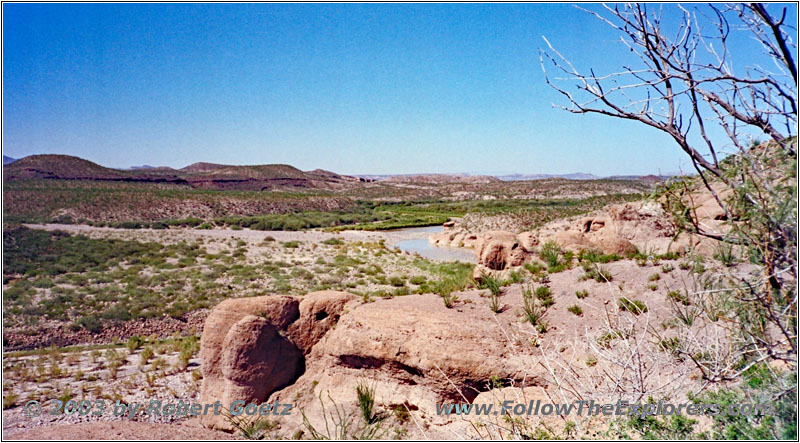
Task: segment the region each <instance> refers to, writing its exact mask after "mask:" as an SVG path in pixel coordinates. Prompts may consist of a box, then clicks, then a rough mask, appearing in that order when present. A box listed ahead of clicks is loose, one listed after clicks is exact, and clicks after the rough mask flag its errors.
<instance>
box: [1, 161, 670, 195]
mask: <svg viewBox="0 0 800 443" xmlns="http://www.w3.org/2000/svg"><path fill="white" fill-rule="evenodd" d="M3 165H4V168H3V176H4V178H5V179H6V180H26V179H60V180H103V181H126V182H154V183H174V184H182V185H188V186H191V187H193V188H207V189H240V190H270V189H287V188H289V189H291V188H310V189H341V188H343V187H347V186H349V185H351V184H353V183H359V182H372V181H385V182H389V183H418V184H439V183H464V184H488V183H497V182H500V181H524V180H543V179H556V178H560V179H568V180H597V179H601V178H603V179H612V180H643V181H648V182H655V181H661V180H664V179H665V178H668V177H669V176H663V175H662V176H654V175H647V176H639V175H624V176H623V175H618V176H611V177H598V176H596V175H594V174H587V173H582V172H577V173H572V174H506V175H495V176H492V175H473V174H393V175H358V176H349V175H342V174H337V173H335V172H331V171H326V170H323V169H315V170H313V171H301V170H299V169H297V168H295V167H294V166H290V165H281V164H269V165H243V166H233V165H223V164H217V163H204V162H199V163H193V164H191V165H189V166H186V167H184V168H181V169H173V168H170V167H166V166H159V167H155V166H150V165H141V166H132V167H130V168H128V169H113V168H107V167H104V166H101V165H98V164H96V163H93V162H91V161H88V160H84V159H81V158H78V157H73V156H69V155H56V154H46V155H31V156H28V157H24V158H22V159H14V158H11V157H8V156H3Z"/></svg>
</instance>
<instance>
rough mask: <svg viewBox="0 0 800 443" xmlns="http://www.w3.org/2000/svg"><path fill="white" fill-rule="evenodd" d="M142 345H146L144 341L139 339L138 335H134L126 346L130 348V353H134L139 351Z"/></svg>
mask: <svg viewBox="0 0 800 443" xmlns="http://www.w3.org/2000/svg"><path fill="white" fill-rule="evenodd" d="M142 344H144V339H143V338H142V337H139V336H138V335H132V336H131V338H129V339H128V342H127V343H126V344H125V347H127V348H128V352H131V353H133V352H134V351H136V350H137V349H139V348H140V347H141V346H142Z"/></svg>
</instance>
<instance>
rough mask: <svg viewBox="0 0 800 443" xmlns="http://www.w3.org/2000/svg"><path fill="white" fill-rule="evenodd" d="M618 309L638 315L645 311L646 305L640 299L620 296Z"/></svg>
mask: <svg viewBox="0 0 800 443" xmlns="http://www.w3.org/2000/svg"><path fill="white" fill-rule="evenodd" d="M619 310H620V311H628V312H630V313H631V314H635V315H639V314H642V313H645V312H647V305H646V304H644V302H642V301H640V300H635V299H630V298H627V297H621V298H620V299H619Z"/></svg>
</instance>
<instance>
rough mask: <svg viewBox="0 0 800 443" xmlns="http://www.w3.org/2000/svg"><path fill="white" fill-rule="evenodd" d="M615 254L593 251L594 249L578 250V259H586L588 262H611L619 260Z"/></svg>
mask: <svg viewBox="0 0 800 443" xmlns="http://www.w3.org/2000/svg"><path fill="white" fill-rule="evenodd" d="M621 259H622V257H620V256H619V255H617V254H603V253H602V252H598V251H594V250H589V251H586V250H581V251H580V252H578V261H581V262H583V261H586V262H589V263H611V262H614V261H617V260H621Z"/></svg>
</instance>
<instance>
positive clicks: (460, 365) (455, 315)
mask: <svg viewBox="0 0 800 443" xmlns="http://www.w3.org/2000/svg"><path fill="white" fill-rule="evenodd" d="M460 296H462V297H464V298H465V299H467V298H471V299H472V302H470V303H459V304H457V306H456V307H455V308H453V309H448V308H446V307H445V306H444V304H443V303H442V300H441V298H440V297H439V296H437V295H435V294H421V295H415V296H408V297H395V298H392V299H379V300H376V301H374V302H371V303H365V304H362V305H359V306H358V307H357V308H355V309H353V310H351V311H350V312H348V313H346V314H344V315H342V317H341V319H340V320H339V323H338V324H337V326H336V328H335V329H333V330H331V331H330V332H329V333H328V334H326V335H325V337H324V338H323V339H322V340H321V341H320V342H319V343H318V344H317V345H316V346H314V349H313V350H312V352H311V354H310V355H308V356H307V357H306V362H307V369H306V372H305V373H304V374H303V375H302V376H301V377H300V378H299V379H298V380H297V382H295V383H294V384H293V385H291V386H289V387H287V388H286V389H283V390H281V391H277V392H275V393H274V394H273V395H272V396H270V398H269V399H268V402H270V403H272V402H275V401H279V402H281V403H286V402H292V403H294V404H295V405H296V408H302V409H303V410H304V412H305V414H306V416H307V417H308V420H309V421H310V422H311V423H312V424H313V425H314V426H315V427H317V429H320V428H321V429H325V428H324V426H325V424H324V420H325V418H324V417H327V415H326V414H328V413H329V412H326V411H330V410H331V409H330V408H333V407H334V405H335V404H336V405H339V406H340V407H342V406H343V405H344V406H346V407H351V405H357V402H356V398H355V391H356V389H355V388H356V386H357V384H359V383H365V382H366V383H368V385H369V386H371V387H374V388H375V393H376V396H375V404H376V405H381V406H380V408H381V409H388V408H392V407H393V406H392V405H407V407H408V408H410V409H411V410H412V411H416V412H415V414H416V415H417V416H418V417H419V418H420V419H422V420H426V421H431V422H440V421H446V420H448V418H446V417H438V416H436V415H435V413H434V411H435V410H436V404H437V403H442V402H470V401H473V400H474V399H475V397H476V396H478V395H479V394H480V393H481V392H485V391H487V390H489V389H490V388H491V380H501V381H503V382H506V383H514V384H522V383H527V384H529V385H539V386H541V385H542V383H543V380H542V379H541V377H540V375H539V374H540V371H539V370H538V365H536V364H535V362H536V359H535V358H532V357H531V355H529V354H528V353H527V352H522V351H521V349H520V344H519V342H517V341H514V340H510V339H509V337H508V335H506V334H512V335H514V337H517V334H521V333H520V332H519V330H520V329H521V330H523V331H526V332H524V334H528V333H530V332H527V331H529V329H528V328H525V327H524V326H525V325H522V324H521V323H520V322H519V320H518V318H517V317H516V316H514V315H513V313H512V312H510V311H509V312H507V313H506V314H503V315H502V316H501V318H500V319H498V318H497V317H496V315H497V314H495V313H493V312H492V311H491V310H490V309H488V308H487V307H486V306H484V305H482V304H480V302H479V301H478V300H482V299H481V298H480V296H479V295H478V291H475V293H474V294H473V293H470V294H464V293H462V294H460ZM458 325H465V326H463V327H459V326H458ZM466 325H468V326H466ZM522 340H527V338H525V339H522ZM323 407H325V408H328V409H323ZM423 411H424V412H423ZM419 414H426V415H424V416H420V415H419ZM327 418H328V420H330V418H329V417H327ZM286 420H287V421H286V422H284V423H286V425H287V426H288V427H289V428H291V426H292V425H297V426H302V422H301V421H300V417H295V416H292V417H286Z"/></svg>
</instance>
